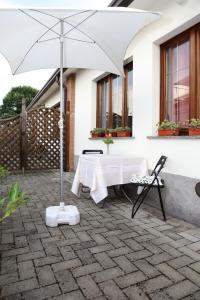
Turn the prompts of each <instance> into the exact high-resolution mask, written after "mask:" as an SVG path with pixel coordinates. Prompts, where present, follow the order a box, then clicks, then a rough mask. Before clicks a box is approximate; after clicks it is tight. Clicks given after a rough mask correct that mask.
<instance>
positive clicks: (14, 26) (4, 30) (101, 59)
mask: <svg viewBox="0 0 200 300" xmlns="http://www.w3.org/2000/svg"><path fill="white" fill-rule="evenodd" d="M158 18H159V13H156V12H147V11H141V10H134V9H129V8H107V9H104V10H91V9H84V10H75V9H23V8H21V9H1V10H0V41H1V42H0V52H1V53H2V54H3V55H4V57H5V58H6V59H7V61H8V62H9V64H10V67H11V70H12V73H13V74H19V73H22V72H27V71H32V70H37V69H46V68H60V75H61V76H60V122H59V125H60V176H61V180H60V182H61V185H60V199H61V202H62V201H63V67H66V68H71V67H72V68H84V69H85V68H87V69H96V70H103V71H109V72H111V73H115V74H119V75H123V60H124V56H125V53H126V49H127V47H128V45H129V43H130V42H131V40H132V38H133V37H134V35H135V34H136V33H137V32H138V31H139V30H140V29H141V28H143V27H144V26H145V25H147V24H149V23H150V22H152V21H154V20H156V19H158Z"/></svg>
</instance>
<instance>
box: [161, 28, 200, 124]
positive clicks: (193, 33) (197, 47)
mask: <svg viewBox="0 0 200 300" xmlns="http://www.w3.org/2000/svg"><path fill="white" fill-rule="evenodd" d="M186 40H189V43H190V53H189V61H190V66H189V77H190V79H189V87H190V91H189V99H190V100H189V118H190V119H191V118H198V117H199V116H200V23H198V24H196V25H195V26H193V27H191V28H189V29H188V30H186V31H184V32H182V33H180V34H179V35H177V36H175V37H173V38H172V39H170V40H168V41H167V42H165V43H163V44H162V45H160V122H162V121H164V119H166V103H167V100H166V94H167V86H166V69H167V55H166V54H167V49H168V48H169V47H171V46H173V45H174V44H176V43H177V42H179V43H180V42H183V41H186Z"/></svg>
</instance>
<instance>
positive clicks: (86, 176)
mask: <svg viewBox="0 0 200 300" xmlns="http://www.w3.org/2000/svg"><path fill="white" fill-rule="evenodd" d="M134 174H135V175H142V176H143V175H147V174H148V168H147V161H146V159H144V158H140V157H132V156H123V155H105V154H84V155H81V156H80V157H79V161H78V166H77V169H76V173H75V177H74V181H73V184H72V189H71V191H72V192H73V193H74V194H76V195H77V196H80V187H81V184H83V185H85V186H88V187H89V188H90V195H91V197H92V198H93V200H94V201H95V202H96V203H98V202H100V201H101V200H103V199H104V198H106V197H107V196H108V190H107V187H108V186H111V185H118V184H125V183H130V179H131V177H132V176H133V175H134Z"/></svg>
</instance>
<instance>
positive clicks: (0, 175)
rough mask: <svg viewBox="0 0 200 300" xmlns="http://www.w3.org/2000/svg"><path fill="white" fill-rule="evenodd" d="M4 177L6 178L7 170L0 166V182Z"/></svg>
mask: <svg viewBox="0 0 200 300" xmlns="http://www.w3.org/2000/svg"><path fill="white" fill-rule="evenodd" d="M6 176H8V170H7V169H6V168H5V167H3V166H1V165H0V181H2V180H3V179H4V178H5V177H6Z"/></svg>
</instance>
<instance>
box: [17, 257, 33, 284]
mask: <svg viewBox="0 0 200 300" xmlns="http://www.w3.org/2000/svg"><path fill="white" fill-rule="evenodd" d="M18 269H19V276H20V279H21V280H24V279H29V278H32V277H35V270H34V266H33V262H32V261H31V260H30V261H24V262H21V263H19V264H18Z"/></svg>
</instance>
